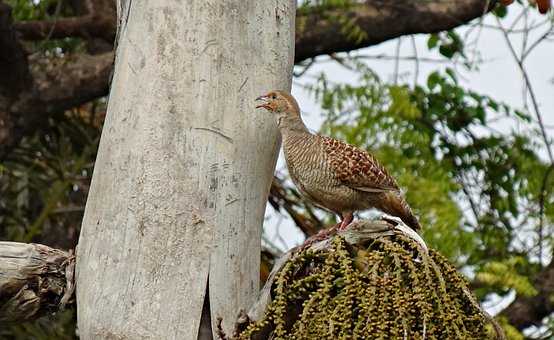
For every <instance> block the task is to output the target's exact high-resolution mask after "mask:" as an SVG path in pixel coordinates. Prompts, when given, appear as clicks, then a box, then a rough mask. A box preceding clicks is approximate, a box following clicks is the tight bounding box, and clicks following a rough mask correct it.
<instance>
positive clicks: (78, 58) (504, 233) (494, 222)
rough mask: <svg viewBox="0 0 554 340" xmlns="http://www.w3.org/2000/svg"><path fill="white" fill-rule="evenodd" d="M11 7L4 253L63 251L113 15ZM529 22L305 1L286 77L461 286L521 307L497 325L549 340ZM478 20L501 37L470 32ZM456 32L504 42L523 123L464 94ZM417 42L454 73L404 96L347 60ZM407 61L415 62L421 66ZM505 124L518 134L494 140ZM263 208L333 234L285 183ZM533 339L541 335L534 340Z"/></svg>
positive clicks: (403, 88)
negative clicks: (394, 192)
mask: <svg viewBox="0 0 554 340" xmlns="http://www.w3.org/2000/svg"><path fill="white" fill-rule="evenodd" d="M7 3H8V4H9V5H10V6H11V7H12V8H13V11H12V12H11V14H10V11H9V7H8V6H7V5H6V3H1V4H0V28H1V29H0V157H1V159H2V164H1V169H0V171H1V172H0V234H1V238H2V239H9V240H17V241H24V242H29V241H32V242H40V243H45V244H48V245H51V246H55V247H61V248H71V247H74V246H75V244H76V240H77V238H78V234H79V226H80V223H81V219H82V214H83V209H84V203H85V200H86V197H87V194H88V187H89V183H90V177H91V174H92V168H93V164H94V160H95V155H96V150H97V145H98V140H99V135H100V130H101V126H102V123H103V118H104V115H105V110H106V105H105V103H106V98H105V96H106V94H107V92H108V85H109V80H110V73H111V69H112V63H113V52H112V48H113V46H112V44H113V43H112V42H113V39H114V37H115V35H116V29H115V27H116V25H115V21H116V20H115V4H114V3H113V2H112V1H111V0H103V1H85V0H83V1H40V2H33V1H26V0H19V1H9V2H7ZM541 4H542V2H541ZM528 6H529V5H528V3H527V2H521V3H519V4H513V5H510V6H509V7H504V6H502V5H500V4H498V2H497V1H485V0H482V1H477V0H462V1H439V0H437V1H418V0H405V1H393V0H390V1H388V0H386V1H372V0H369V1H362V2H358V1H344V0H342V1H306V2H303V3H302V4H301V5H299V8H298V11H297V17H296V21H297V22H296V30H297V32H296V55H295V62H296V64H297V71H298V74H297V80H298V81H299V82H301V83H302V84H304V86H306V87H307V88H308V89H309V90H311V91H312V94H313V95H314V98H317V101H318V102H319V103H320V104H321V107H322V109H323V112H324V114H325V124H324V126H323V132H325V133H329V134H331V135H334V136H338V137H341V138H344V139H346V140H348V141H349V142H351V143H355V144H358V145H361V146H363V147H366V148H369V149H372V150H373V151H374V152H376V153H377V155H378V158H380V160H381V161H382V162H383V163H385V164H387V167H388V168H390V170H391V172H392V173H393V174H394V175H395V177H397V178H398V179H399V182H400V184H401V186H402V187H404V188H406V189H407V193H408V201H409V202H410V203H411V204H412V205H414V206H415V208H416V209H417V210H418V211H419V213H420V214H421V217H422V221H423V225H424V226H425V225H432V226H433V228H428V229H426V230H425V231H424V238H425V239H426V241H427V242H428V243H430V245H431V246H433V247H434V248H436V249H438V250H440V251H441V253H443V254H444V255H446V256H448V258H449V259H450V260H451V261H453V262H455V263H456V264H457V265H458V267H459V268H460V269H462V270H464V271H465V272H466V273H468V275H469V278H470V279H471V282H472V285H473V287H474V288H475V290H476V292H477V294H478V296H479V297H480V298H481V299H482V300H483V301H484V300H486V299H487V298H489V297H490V296H491V295H493V294H496V295H500V296H509V295H515V299H514V301H513V302H511V303H510V304H509V306H508V307H506V308H505V309H504V310H503V311H502V312H501V314H502V316H504V317H505V319H504V320H505V326H506V327H507V328H508V329H509V330H510V332H509V334H511V336H513V337H514V338H517V337H518V336H521V334H520V333H519V332H520V331H523V330H525V329H527V332H526V333H525V334H527V336H528V337H531V338H547V337H549V336H551V334H552V332H553V331H554V327H552V326H551V319H550V318H549V317H550V316H551V314H552V312H553V311H554V304H552V302H551V301H550V298H549V297H550V296H551V295H552V294H553V293H554V286H553V284H552V282H554V262H551V261H550V260H551V258H552V256H551V253H552V247H551V245H552V237H551V234H552V221H553V219H554V204H553V203H554V194H553V193H552V190H551V189H552V185H553V183H554V179H553V176H554V175H553V174H552V173H553V172H554V168H553V166H552V156H551V152H550V151H549V150H550V149H551V136H549V135H548V133H547V132H548V131H547V127H545V126H544V124H542V123H541V117H542V115H544V114H545V113H543V112H541V108H540V98H537V97H536V94H535V92H534V91H533V82H532V79H531V78H530V76H529V74H528V73H527V72H526V67H525V66H526V65H525V61H526V58H527V57H528V56H529V55H530V54H531V53H532V52H533V51H534V50H535V49H536V48H539V47H540V46H543V45H544V44H548V43H549V41H550V39H551V34H552V19H551V17H544V19H543V21H541V22H538V23H534V24H533V23H531V22H530V21H529V20H528V18H529V16H530V15H532V14H531V13H533V10H532V9H530V8H529V7H528ZM491 11H492V13H490V12H491ZM507 11H513V12H517V13H516V15H515V18H516V19H513V20H511V21H509V22H508V21H507V19H506V14H507V13H506V12H507ZM483 15H485V17H487V18H491V17H492V18H493V19H494V20H493V22H495V23H496V25H495V26H494V27H490V25H489V24H487V23H484V22H483V21H482V20H481V19H478V18H481V17H482V16H483ZM12 18H15V19H14V21H13V22H12ZM473 19H476V20H474V21H472V20H473ZM514 21H515V23H514ZM518 23H519V26H518ZM463 25H468V26H466V27H467V28H468V30H469V31H472V32H474V33H475V32H478V31H479V30H485V29H494V30H499V31H500V32H501V33H502V34H503V36H504V37H505V40H506V43H507V44H509V45H508V46H509V50H510V51H512V52H513V57H514V60H515V62H516V63H515V65H516V67H517V68H518V69H519V70H518V69H517V68H516V69H514V70H515V71H521V72H522V74H523V75H524V77H523V82H524V85H525V88H526V91H527V93H528V97H529V106H528V107H523V108H512V107H509V106H507V105H505V104H503V103H499V102H498V101H496V100H495V99H494V98H490V97H489V96H486V95H484V94H480V93H475V91H472V90H470V89H467V88H464V87H463V86H462V85H461V84H460V81H459V79H460V76H461V75H463V72H464V71H463V70H470V71H472V72H478V71H477V70H476V68H477V67H479V65H480V63H479V62H478V60H479V59H478V58H475V57H476V54H475V53H477V52H478V50H477V51H475V50H474V46H473V40H472V39H474V38H475V36H472V35H470V34H462V33H460V31H459V30H455V28H456V27H458V26H463ZM512 25H513V27H512ZM535 31H537V32H540V35H539V38H538V39H536V40H530V41H526V43H525V45H524V46H523V47H521V46H519V45H518V46H516V45H515V43H514V42H513V38H512V37H513V35H515V34H528V35H529V34H530V33H531V32H535ZM466 32H467V31H466ZM416 33H427V34H429V36H428V48H429V49H430V50H431V51H434V52H435V53H436V60H439V62H440V63H441V64H447V65H449V68H448V69H446V70H444V71H443V70H439V67H437V72H434V73H432V74H431V75H430V76H429V77H428V79H427V81H426V83H425V84H420V83H416V84H411V81H410V82H405V83H404V82H403V81H402V80H403V77H401V76H398V77H395V79H393V81H392V82H385V81H383V80H381V79H379V78H378V77H377V76H376V74H375V72H374V71H373V70H372V69H370V68H368V66H367V64H366V63H365V62H364V61H365V59H367V58H368V57H372V56H367V55H364V54H361V53H357V54H356V53H354V54H347V53H342V52H349V51H354V50H357V49H361V48H364V47H368V46H372V45H376V44H378V43H380V42H383V41H387V40H390V39H395V38H398V37H400V36H410V35H412V34H416ZM373 57H377V58H381V59H386V58H390V59H392V60H393V62H397V61H398V60H400V58H401V56H399V55H392V56H373ZM411 59H413V60H415V61H417V60H419V62H425V61H424V60H422V59H421V58H418V56H417V55H414V56H413V57H412V58H411ZM476 60H477V62H476ZM326 62H333V63H339V64H340V65H343V66H344V67H345V68H346V69H348V70H349V72H352V74H355V75H356V76H357V78H358V79H357V81H356V82H353V83H349V84H343V83H337V82H336V81H334V80H333V79H332V77H330V76H329V75H326V74H325V72H323V73H321V74H315V75H316V77H315V78H312V77H311V76H313V75H314V74H313V73H311V70H313V69H314V66H319V65H321V64H322V63H326ZM482 67H486V65H484V66H482ZM514 70H510V72H513V71H514ZM500 120H503V121H509V122H510V123H505V124H506V125H508V126H514V128H513V129H510V130H508V131H506V130H503V131H498V130H497V125H495V124H496V123H497V122H498V121H500ZM518 127H523V128H518ZM541 149H542V150H544V151H545V152H544V153H543V154H545V155H546V156H543V157H541V156H540V154H539V152H538V150H541ZM269 201H270V203H271V204H272V205H273V206H274V207H275V208H276V210H277V211H278V212H279V213H282V214H285V215H287V216H289V217H291V218H292V220H293V221H294V222H295V223H296V225H297V226H298V227H299V228H300V229H301V230H302V231H303V232H304V233H305V234H306V235H312V234H314V233H315V232H317V230H318V229H319V228H321V227H322V226H323V225H324V224H325V222H328V220H329V219H331V218H332V217H330V216H328V215H325V214H323V213H322V212H320V211H317V210H316V209H315V208H313V207H311V206H309V205H308V204H306V203H305V202H303V201H302V200H301V199H300V198H299V196H298V195H297V193H296V192H295V190H294V188H292V187H290V185H289V183H288V182H287V181H286V180H285V178H284V177H280V178H276V179H275V180H274V184H273V186H272V190H271V195H270V197H269ZM266 255H267V254H266ZM55 319H56V320H57V322H56V323H51V322H50V321H48V320H39V321H37V322H36V323H34V324H28V325H20V326H15V327H12V328H10V329H4V328H3V329H2V330H0V334H1V335H2V336H16V337H20V338H28V337H29V336H34V337H37V338H41V337H42V338H56V339H59V338H72V337H74V335H73V334H74V324H73V323H72V320H73V319H72V317H71V315H70V313H67V314H64V315H63V316H61V317H60V316H57V317H55ZM536 325H539V326H541V325H542V326H544V327H538V328H533V327H531V328H530V326H536ZM510 327H512V328H510ZM531 331H532V332H531ZM529 332H531V333H529Z"/></svg>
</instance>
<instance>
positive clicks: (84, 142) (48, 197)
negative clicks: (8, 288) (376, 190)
mask: <svg viewBox="0 0 554 340" xmlns="http://www.w3.org/2000/svg"><path fill="white" fill-rule="evenodd" d="M92 106H93V107H91V106H90V105H89V106H87V107H86V108H87V109H89V110H90V111H87V110H84V109H85V108H82V109H83V110H77V109H76V110H74V111H71V112H67V113H66V114H64V115H62V116H61V117H56V120H55V121H54V120H50V121H49V123H48V124H46V126H44V127H43V130H40V131H39V132H37V133H36V134H35V135H33V136H29V137H26V138H24V140H23V141H22V142H21V143H20V145H19V146H18V147H17V148H16V149H15V150H13V151H12V152H11V153H10V154H9V158H7V159H6V160H5V161H4V162H3V163H2V164H1V165H0V197H1V198H2V199H0V240H11V241H21V242H37V243H42V244H46V245H50V246H52V247H55V248H61V249H72V248H74V247H75V245H76V243H77V239H78V236H79V229H80V225H81V220H82V216H83V212H84V206H85V201H86V197H87V194H88V187H89V184H90V178H91V176H92V169H93V164H94V159H95V157H96V151H97V147H98V140H99V137H100V125H99V123H98V121H97V120H96V119H95V118H94V116H91V115H90V112H95V109H94V105H92ZM74 314H75V313H74V310H73V309H71V310H68V311H66V312H64V313H59V314H57V315H53V316H50V317H45V318H42V319H39V320H37V321H35V322H29V323H25V324H21V325H15V326H6V325H2V326H1V327H0V339H16V340H27V339H36V340H64V339H74V338H76V335H75V316H74Z"/></svg>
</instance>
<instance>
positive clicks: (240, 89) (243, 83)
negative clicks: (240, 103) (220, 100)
mask: <svg viewBox="0 0 554 340" xmlns="http://www.w3.org/2000/svg"><path fill="white" fill-rule="evenodd" d="M247 81H248V77H246V79H244V81H243V82H242V85H241V86H240V87H239V90H238V91H237V92H240V91H242V89H243V87H244V85H246V82H247Z"/></svg>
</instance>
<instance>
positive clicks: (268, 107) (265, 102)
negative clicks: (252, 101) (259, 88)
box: [256, 94, 270, 110]
mask: <svg viewBox="0 0 554 340" xmlns="http://www.w3.org/2000/svg"><path fill="white" fill-rule="evenodd" d="M268 98H269V97H268V96H267V95H265V94H264V95H263V96H259V97H258V98H256V101H259V100H263V103H261V104H258V105H256V109H259V108H264V109H266V110H269V109H270V106H269V103H268V101H267V100H268Z"/></svg>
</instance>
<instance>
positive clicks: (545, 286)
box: [501, 261, 554, 330]
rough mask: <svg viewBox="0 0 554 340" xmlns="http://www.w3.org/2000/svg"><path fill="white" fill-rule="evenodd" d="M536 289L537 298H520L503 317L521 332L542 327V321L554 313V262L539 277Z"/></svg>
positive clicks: (505, 310) (505, 311)
mask: <svg viewBox="0 0 554 340" xmlns="http://www.w3.org/2000/svg"><path fill="white" fill-rule="evenodd" d="M534 287H535V289H537V291H538V294H537V295H535V296H530V297H529V296H518V297H517V298H516V299H515V300H514V302H512V303H511V304H510V305H509V306H508V307H507V308H506V309H504V310H503V311H502V313H501V315H503V316H505V317H506V318H507V319H508V322H509V323H510V324H511V325H512V326H514V327H516V328H517V329H519V330H523V329H525V328H527V327H529V326H533V325H536V326H539V325H541V321H542V319H544V318H545V317H546V316H548V315H550V314H552V313H553V312H554V300H553V299H552V296H554V261H551V262H550V264H549V265H548V266H547V267H545V268H544V270H543V271H541V272H540V274H539V275H538V276H537V278H536V279H535V282H534Z"/></svg>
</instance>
